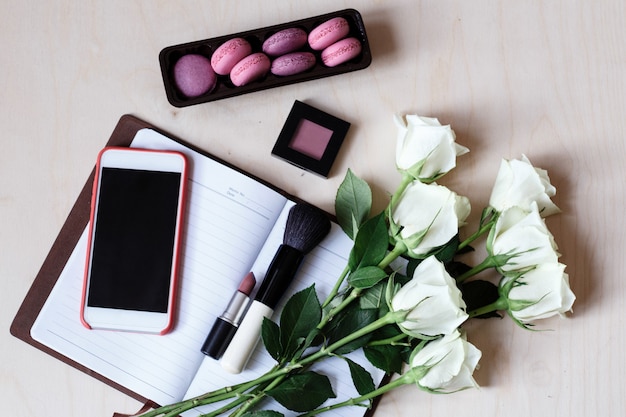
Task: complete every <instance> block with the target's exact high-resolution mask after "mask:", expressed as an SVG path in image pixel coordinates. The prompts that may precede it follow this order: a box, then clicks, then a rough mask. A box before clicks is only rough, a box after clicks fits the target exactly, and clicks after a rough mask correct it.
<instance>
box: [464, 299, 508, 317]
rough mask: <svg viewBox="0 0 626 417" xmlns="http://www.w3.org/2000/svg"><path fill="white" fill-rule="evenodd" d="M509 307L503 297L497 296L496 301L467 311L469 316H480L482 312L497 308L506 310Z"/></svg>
mask: <svg viewBox="0 0 626 417" xmlns="http://www.w3.org/2000/svg"><path fill="white" fill-rule="evenodd" d="M508 307H509V303H508V301H507V299H506V298H505V297H499V298H498V299H497V300H496V301H494V302H493V303H491V304H487V305H486V306H482V307H480V308H477V309H476V310H472V311H470V312H469V313H467V315H468V316H470V318H472V317H477V316H482V315H483V314H487V313H491V312H494V311H498V310H506V309H508Z"/></svg>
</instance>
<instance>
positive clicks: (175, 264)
mask: <svg viewBox="0 0 626 417" xmlns="http://www.w3.org/2000/svg"><path fill="white" fill-rule="evenodd" d="M109 149H119V150H123V151H125V152H159V153H170V154H177V155H181V156H182V157H183V160H184V161H185V164H184V166H183V171H182V173H181V184H182V186H181V195H180V197H181V198H180V201H181V203H180V207H179V210H178V217H177V219H176V228H177V229H178V234H177V237H176V241H175V242H174V256H173V260H172V272H173V274H172V276H173V278H172V285H171V287H170V288H171V291H170V294H169V300H168V305H169V307H170V308H169V314H168V321H167V324H166V326H165V328H163V330H161V331H160V332H159V335H164V334H166V333H168V332H169V331H170V330H171V329H172V327H173V326H174V318H175V317H174V312H175V310H176V299H177V296H178V268H179V263H180V262H179V255H180V247H181V242H182V235H183V230H182V229H183V214H184V213H185V204H186V201H187V158H186V157H185V155H184V154H183V153H181V152H177V151H161V150H153V149H139V148H126V147H117V146H108V147H105V148H103V149H102V150H101V151H100V152H99V153H98V157H97V160H96V170H95V177H94V180H93V187H92V191H91V211H90V214H89V235H88V241H87V253H86V254H85V272H84V276H83V289H82V295H81V300H80V321H81V323H82V324H83V326H85V327H86V328H88V329H91V326H90V325H89V323H87V320H86V319H85V304H86V299H87V280H88V275H89V254H90V253H91V245H92V238H91V237H92V236H93V227H94V216H95V208H96V207H95V206H96V196H97V192H98V182H99V177H100V167H101V158H102V154H103V153H104V152H105V151H107V150H109Z"/></svg>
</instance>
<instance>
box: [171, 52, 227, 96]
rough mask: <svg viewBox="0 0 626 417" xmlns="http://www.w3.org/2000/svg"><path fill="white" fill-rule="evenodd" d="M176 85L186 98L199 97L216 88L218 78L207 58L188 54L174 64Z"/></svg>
mask: <svg viewBox="0 0 626 417" xmlns="http://www.w3.org/2000/svg"><path fill="white" fill-rule="evenodd" d="M174 83H175V84H176V87H177V88H178V90H180V92H181V93H183V94H184V95H185V96H186V97H198V96H201V95H203V94H206V93H208V92H210V91H212V90H213V89H214V88H215V84H216V83H217V76H216V75H215V72H214V71H213V68H212V67H211V61H209V59H208V58H207V57H205V56H203V55H198V54H187V55H183V56H182V57H180V58H179V59H178V61H176V64H174Z"/></svg>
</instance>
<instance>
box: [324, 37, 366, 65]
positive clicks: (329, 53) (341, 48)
mask: <svg viewBox="0 0 626 417" xmlns="http://www.w3.org/2000/svg"><path fill="white" fill-rule="evenodd" d="M361 49H362V47H361V41H359V40H358V39H357V38H346V39H342V40H340V41H339V42H335V43H333V44H332V45H330V46H329V47H328V48H326V49H324V50H323V51H322V55H321V57H322V62H323V63H324V65H326V66H327V67H336V66H337V65H339V64H343V63H344V62H348V61H350V60H351V59H354V58H356V57H357V56H359V54H360V53H361Z"/></svg>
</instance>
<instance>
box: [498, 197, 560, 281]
mask: <svg viewBox="0 0 626 417" xmlns="http://www.w3.org/2000/svg"><path fill="white" fill-rule="evenodd" d="M487 251H488V252H489V254H490V255H492V256H494V257H499V259H501V261H500V262H497V265H496V267H497V269H498V271H499V272H500V273H502V274H504V275H507V274H509V273H517V272H519V271H524V270H528V269H529V268H534V267H535V266H536V265H539V264H545V263H557V261H558V258H559V256H560V254H559V253H558V252H557V245H556V242H555V241H554V237H553V236H552V234H551V233H550V231H549V230H548V228H547V226H546V223H545V221H544V219H542V218H541V216H540V214H539V209H538V207H537V204H536V203H535V202H533V203H531V204H530V211H529V212H526V211H524V210H522V209H521V208H519V207H512V208H509V209H507V210H505V211H504V212H503V213H502V214H500V216H499V217H498V220H497V221H496V224H495V226H494V228H493V229H492V230H491V232H490V234H489V238H488V239H487Z"/></svg>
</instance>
